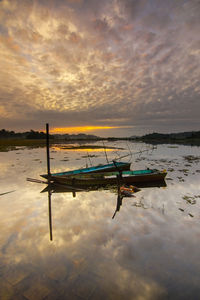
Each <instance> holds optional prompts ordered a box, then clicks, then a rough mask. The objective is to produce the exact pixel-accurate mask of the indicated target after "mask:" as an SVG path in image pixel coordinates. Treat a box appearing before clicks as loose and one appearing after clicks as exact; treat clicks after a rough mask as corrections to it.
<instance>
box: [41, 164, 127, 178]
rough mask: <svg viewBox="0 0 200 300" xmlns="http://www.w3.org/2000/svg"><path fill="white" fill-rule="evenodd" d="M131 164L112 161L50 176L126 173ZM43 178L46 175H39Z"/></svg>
mask: <svg viewBox="0 0 200 300" xmlns="http://www.w3.org/2000/svg"><path fill="white" fill-rule="evenodd" d="M130 166H131V163H129V162H117V161H113V162H112V163H110V164H106V165H97V166H94V167H89V168H83V169H76V170H72V171H66V172H59V173H51V176H68V175H78V174H88V173H89V174H90V173H100V172H101V173H102V172H113V171H126V170H130ZM40 176H41V177H43V178H48V174H43V175H40Z"/></svg>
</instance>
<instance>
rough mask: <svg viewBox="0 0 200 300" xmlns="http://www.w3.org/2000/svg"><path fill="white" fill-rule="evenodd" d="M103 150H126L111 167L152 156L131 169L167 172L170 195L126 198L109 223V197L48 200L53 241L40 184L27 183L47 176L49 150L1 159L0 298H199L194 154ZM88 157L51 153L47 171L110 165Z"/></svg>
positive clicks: (197, 157)
mask: <svg viewBox="0 0 200 300" xmlns="http://www.w3.org/2000/svg"><path fill="white" fill-rule="evenodd" d="M98 144H99V143H98ZM106 146H107V147H108V146H116V147H117V146H118V147H123V148H125V150H120V151H118V152H117V151H116V150H112V151H107V155H108V158H109V159H112V158H115V157H117V156H118V155H125V154H128V153H129V150H128V148H130V149H131V150H132V151H133V152H138V151H143V150H146V149H149V150H148V151H145V152H142V153H137V154H134V155H133V156H132V157H131V160H132V168H133V169H140V168H146V167H150V168H158V169H166V170H167V171H168V175H167V179H166V184H167V187H161V188H156V187H155V188H146V189H142V190H141V191H140V192H138V193H137V194H135V197H132V198H124V199H123V204H122V206H121V208H120V211H119V212H117V214H116V216H115V218H114V219H112V216H113V213H114V211H115V208H116V200H117V195H116V191H115V190H114V189H110V190H109V189H108V190H103V189H101V190H99V191H90V192H78V193H76V197H73V195H72V193H53V194H52V197H51V210H52V235H53V236H52V241H51V240H50V231H49V210H48V193H45V192H43V193H41V191H42V190H43V189H44V188H45V187H46V185H45V184H38V183H31V182H27V181H26V177H32V178H37V179H40V177H39V175H40V174H43V173H46V152H45V148H36V149H28V148H24V147H21V148H18V149H16V150H13V151H9V152H1V153H0V166H1V172H0V181H1V189H0V194H1V196H0V201H1V202H0V203H1V210H0V229H1V234H0V299H28V300H33V299H34V300H35V299H37V300H40V299H70V300H71V299H72V300H73V299H200V184H199V182H200V153H199V147H190V146H180V145H179V146H174V145H158V146H157V148H156V149H154V150H151V149H150V146H148V145H145V144H141V143H138V144H137V143H132V144H131V143H129V144H127V143H122V142H116V143H106ZM88 153H89V154H90V155H92V156H93V157H91V158H90V160H89V159H88V158H87V151H69V150H60V149H59V148H56V147H53V148H51V158H52V159H51V170H53V171H60V170H67V169H69V170H70V169H74V168H77V167H84V166H85V165H86V163H87V164H90V163H93V164H94V165H95V164H97V163H105V162H106V160H105V154H104V151H103V150H101V151H91V152H90V150H88ZM185 156H187V157H185ZM188 156H190V157H188ZM129 158H130V157H127V160H128V159H129ZM124 160H126V158H124ZM6 192H10V193H7V194H3V193H6Z"/></svg>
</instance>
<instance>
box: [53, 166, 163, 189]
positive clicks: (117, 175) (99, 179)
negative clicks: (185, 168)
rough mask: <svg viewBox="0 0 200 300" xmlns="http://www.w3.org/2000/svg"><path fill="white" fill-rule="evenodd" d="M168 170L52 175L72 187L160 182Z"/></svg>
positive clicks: (56, 180) (137, 184)
mask: <svg viewBox="0 0 200 300" xmlns="http://www.w3.org/2000/svg"><path fill="white" fill-rule="evenodd" d="M166 174H167V173H166V171H165V170H164V171H159V170H157V169H145V170H135V171H118V172H116V171H115V172H104V173H88V174H86V173H85V174H72V175H54V174H52V175H51V177H50V181H51V182H53V183H59V184H67V185H69V186H71V187H91V186H105V185H113V184H119V183H120V184H124V183H126V184H135V185H136V186H140V184H144V183H150V182H159V181H162V180H164V178H165V176H166Z"/></svg>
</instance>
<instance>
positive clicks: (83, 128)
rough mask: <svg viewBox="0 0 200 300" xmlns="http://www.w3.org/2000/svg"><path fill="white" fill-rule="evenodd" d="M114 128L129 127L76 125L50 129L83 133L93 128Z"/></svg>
mask: <svg viewBox="0 0 200 300" xmlns="http://www.w3.org/2000/svg"><path fill="white" fill-rule="evenodd" d="M116 128H130V127H128V126H76V127H55V128H52V129H51V130H50V132H51V133H54V134H55V133H57V134H59V133H61V134H64V133H69V134H73V133H83V132H88V131H95V130H104V129H116Z"/></svg>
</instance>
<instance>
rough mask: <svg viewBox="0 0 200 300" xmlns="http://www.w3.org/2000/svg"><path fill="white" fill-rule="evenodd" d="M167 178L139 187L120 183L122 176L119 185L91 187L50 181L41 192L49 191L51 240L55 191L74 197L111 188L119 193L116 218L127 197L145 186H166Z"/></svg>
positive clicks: (51, 236) (51, 238)
mask: <svg viewBox="0 0 200 300" xmlns="http://www.w3.org/2000/svg"><path fill="white" fill-rule="evenodd" d="M166 186H167V185H166V182H165V180H160V181H157V182H156V181H155V182H149V183H140V184H139V185H138V186H137V187H136V186H124V185H121V183H120V178H119V181H118V184H117V185H109V186H106V187H105V186H102V187H99V186H98V187H96V188H95V187H91V188H85V189H84V188H81V189H80V188H74V187H72V186H68V185H64V184H54V183H50V184H49V185H48V186H47V187H45V188H44V189H43V190H42V191H41V193H44V192H47V193H48V210H49V233H50V241H53V230H52V210H51V201H52V194H54V193H72V195H73V197H74V198H75V197H76V194H77V193H80V192H90V191H98V190H99V189H101V190H102V188H103V189H105V190H110V191H112V192H114V193H116V195H117V201H116V209H115V211H114V214H113V216H112V219H114V217H115V215H116V213H117V212H119V211H120V207H121V206H122V200H123V198H125V197H135V195H134V194H135V193H137V192H139V191H140V190H141V189H143V188H153V187H158V188H159V187H166Z"/></svg>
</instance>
